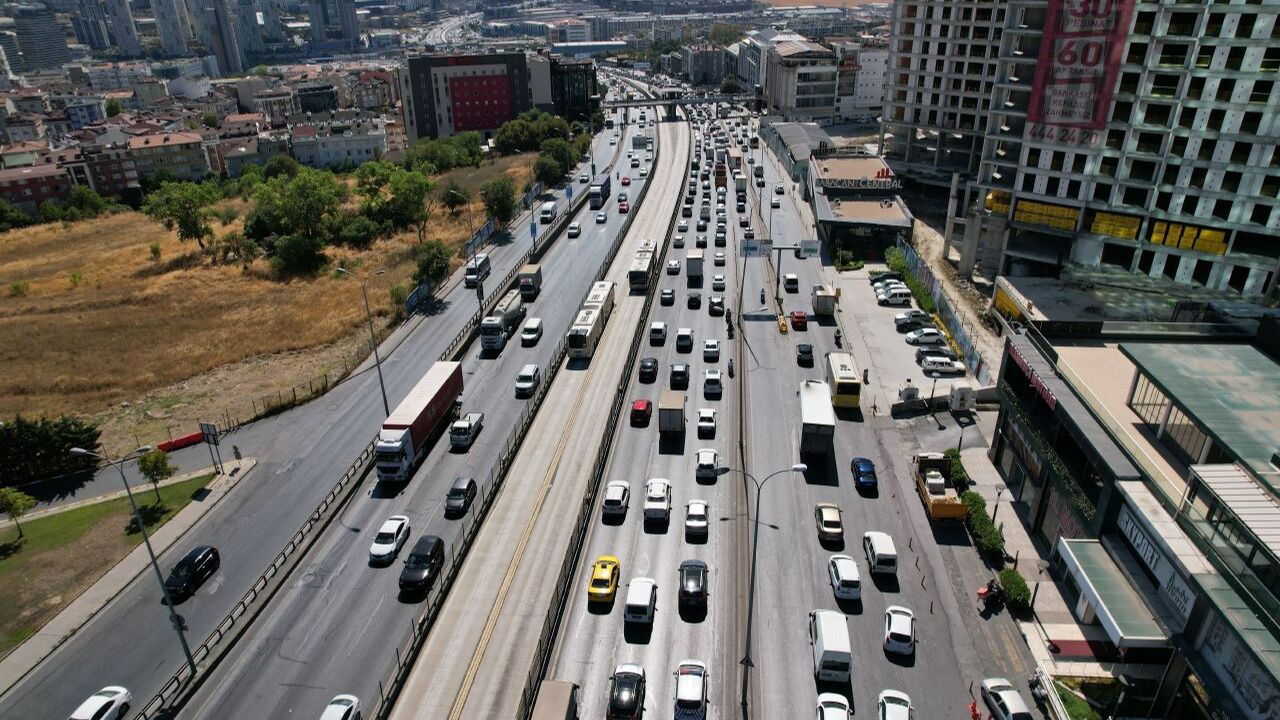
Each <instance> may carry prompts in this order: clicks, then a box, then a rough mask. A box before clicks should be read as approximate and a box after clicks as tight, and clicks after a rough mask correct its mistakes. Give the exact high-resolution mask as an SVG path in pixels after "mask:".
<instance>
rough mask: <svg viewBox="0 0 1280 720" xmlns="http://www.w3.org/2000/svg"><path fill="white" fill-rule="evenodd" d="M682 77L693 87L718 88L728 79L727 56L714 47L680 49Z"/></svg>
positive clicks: (704, 45)
mask: <svg viewBox="0 0 1280 720" xmlns="http://www.w3.org/2000/svg"><path fill="white" fill-rule="evenodd" d="M680 57H681V64H682V66H683V69H684V75H685V77H686V78H688V80H689V82H690V83H692V84H694V85H716V86H719V85H720V83H721V82H723V81H724V79H725V78H727V77H729V75H730V72H729V71H730V70H731V68H729V67H728V60H729V54H728V53H726V52H725V51H724V48H722V47H717V46H715V45H706V44H703V45H685V46H684V47H682V48H680Z"/></svg>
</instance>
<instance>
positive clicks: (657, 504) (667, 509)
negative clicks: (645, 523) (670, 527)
mask: <svg viewBox="0 0 1280 720" xmlns="http://www.w3.org/2000/svg"><path fill="white" fill-rule="evenodd" d="M670 518H671V483H670V482H668V481H667V480H666V479H664V478H653V479H652V480H649V481H648V482H646V483H645V484H644V519H645V520H660V521H662V522H666V521H667V520H668V519H670Z"/></svg>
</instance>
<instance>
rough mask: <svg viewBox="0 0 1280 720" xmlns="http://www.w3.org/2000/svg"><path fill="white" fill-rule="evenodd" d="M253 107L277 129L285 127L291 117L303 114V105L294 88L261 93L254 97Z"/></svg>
mask: <svg viewBox="0 0 1280 720" xmlns="http://www.w3.org/2000/svg"><path fill="white" fill-rule="evenodd" d="M252 106H253V108H254V109H255V110H257V111H258V112H260V113H262V114H263V115H265V116H266V117H267V122H268V123H269V124H271V125H272V126H275V127H278V126H280V125H283V124H284V123H285V120H286V119H287V118H289V117H290V116H292V115H297V114H299V113H301V112H302V103H301V102H299V100H298V93H297V92H295V91H294V90H293V89H292V88H280V89H278V90H267V91H264V92H259V93H257V94H255V95H254V96H253V102H252Z"/></svg>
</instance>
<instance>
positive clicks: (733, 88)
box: [720, 77, 742, 95]
mask: <svg viewBox="0 0 1280 720" xmlns="http://www.w3.org/2000/svg"><path fill="white" fill-rule="evenodd" d="M720 92H721V93H722V94H724V95H737V94H738V93H740V92H742V86H741V85H739V84H738V81H737V80H736V79H734V78H731V77H727V78H725V79H724V80H722V81H721V82H720Z"/></svg>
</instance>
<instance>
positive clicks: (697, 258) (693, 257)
mask: <svg viewBox="0 0 1280 720" xmlns="http://www.w3.org/2000/svg"><path fill="white" fill-rule="evenodd" d="M702 258H703V252H702V251H701V250H690V251H689V254H688V255H686V256H685V259H684V268H685V273H686V274H687V275H688V276H689V284H690V285H696V284H698V283H701V282H702ZM695 281H697V282H695Z"/></svg>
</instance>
